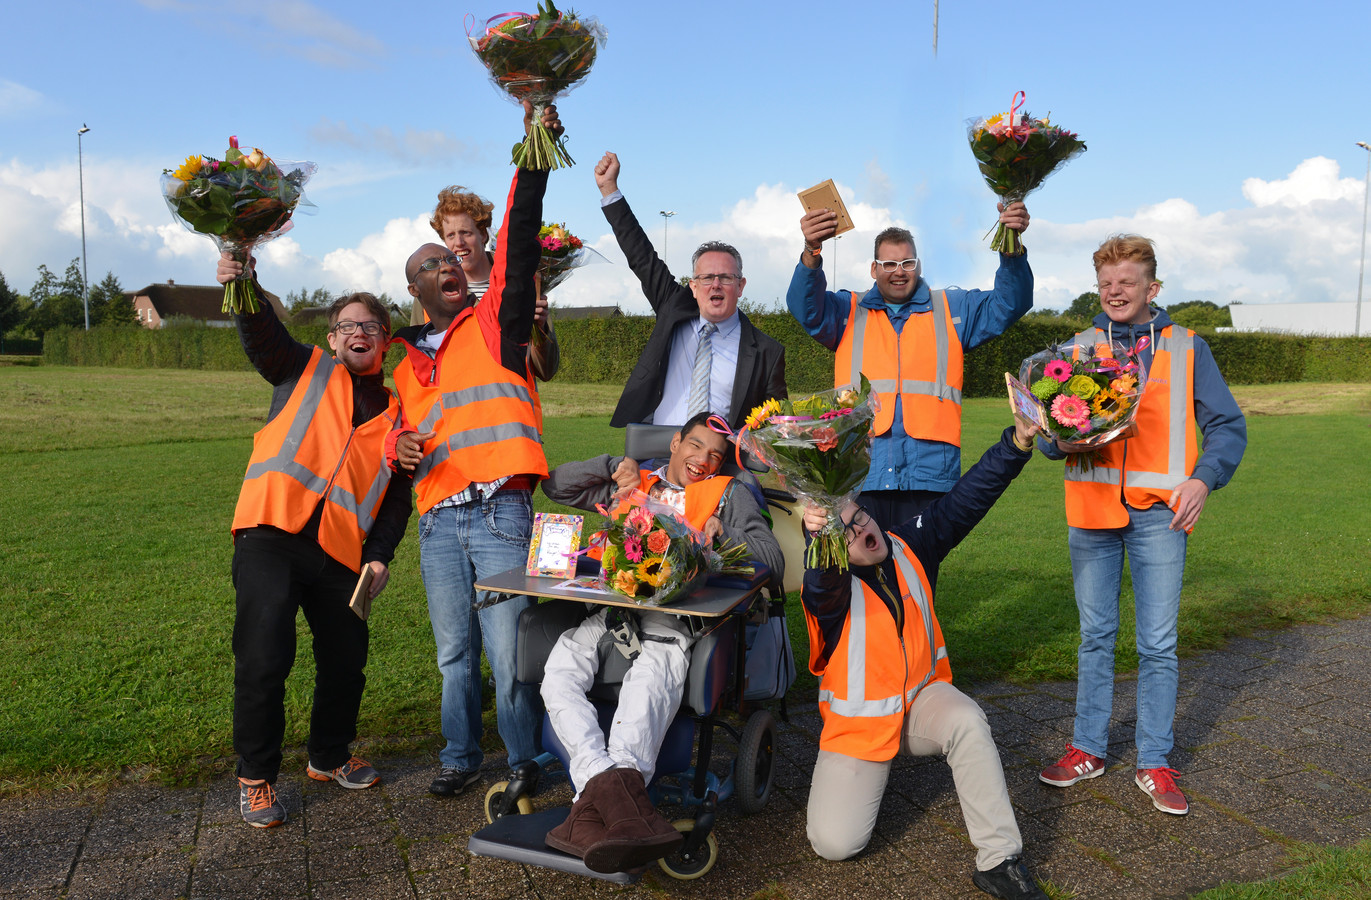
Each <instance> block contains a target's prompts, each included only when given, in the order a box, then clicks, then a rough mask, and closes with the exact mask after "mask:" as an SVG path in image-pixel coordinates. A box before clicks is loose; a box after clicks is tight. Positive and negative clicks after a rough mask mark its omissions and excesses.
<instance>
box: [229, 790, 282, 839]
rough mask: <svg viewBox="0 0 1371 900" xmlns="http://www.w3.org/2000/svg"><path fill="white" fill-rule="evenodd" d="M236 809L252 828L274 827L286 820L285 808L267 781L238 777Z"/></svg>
mask: <svg viewBox="0 0 1371 900" xmlns="http://www.w3.org/2000/svg"><path fill="white" fill-rule="evenodd" d="M238 811H239V812H241V813H242V814H243V821H244V822H247V823H248V824H249V825H251V826H252V827H253V828H274V827H275V826H277V825H280V824H281V823H282V822H284V821H285V820H286V808H285V806H284V805H282V803H281V799H280V798H279V797H277V796H276V788H275V787H273V786H272V785H271V783H270V782H267V781H255V780H251V779H247V778H239V779H238Z"/></svg>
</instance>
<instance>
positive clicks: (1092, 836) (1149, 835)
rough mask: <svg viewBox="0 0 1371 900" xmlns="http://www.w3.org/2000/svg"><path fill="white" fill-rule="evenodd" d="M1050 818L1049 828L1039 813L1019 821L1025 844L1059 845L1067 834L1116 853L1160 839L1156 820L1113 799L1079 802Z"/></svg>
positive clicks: (1150, 843)
mask: <svg viewBox="0 0 1371 900" xmlns="http://www.w3.org/2000/svg"><path fill="white" fill-rule="evenodd" d="M1149 808H1150V807H1149ZM1051 818H1052V822H1051V826H1050V828H1049V827H1048V826H1047V825H1046V823H1045V822H1044V821H1043V819H1042V818H1039V817H1026V818H1025V819H1024V821H1023V822H1020V823H1019V830H1020V831H1021V832H1022V833H1023V835H1024V846H1025V848H1027V847H1028V846H1039V845H1049V844H1051V845H1053V846H1060V845H1061V844H1062V841H1061V837H1063V836H1065V837H1068V838H1069V841H1070V842H1072V843H1075V844H1079V845H1081V846H1084V847H1093V848H1097V849H1099V850H1103V851H1104V852H1105V853H1107V854H1109V855H1110V856H1117V855H1118V854H1119V853H1121V852H1124V851H1126V850H1137V849H1140V848H1142V847H1150V846H1152V845H1153V844H1155V843H1157V841H1158V840H1159V837H1158V833H1157V830H1156V828H1155V827H1154V826H1155V823H1152V822H1149V821H1147V820H1146V819H1145V818H1139V817H1137V816H1135V815H1133V814H1132V813H1130V812H1128V811H1127V810H1124V809H1120V808H1119V807H1117V806H1115V805H1114V804H1112V803H1077V804H1075V805H1073V806H1066V807H1062V808H1061V809H1058V810H1055V811H1054V812H1053V815H1052V817H1051Z"/></svg>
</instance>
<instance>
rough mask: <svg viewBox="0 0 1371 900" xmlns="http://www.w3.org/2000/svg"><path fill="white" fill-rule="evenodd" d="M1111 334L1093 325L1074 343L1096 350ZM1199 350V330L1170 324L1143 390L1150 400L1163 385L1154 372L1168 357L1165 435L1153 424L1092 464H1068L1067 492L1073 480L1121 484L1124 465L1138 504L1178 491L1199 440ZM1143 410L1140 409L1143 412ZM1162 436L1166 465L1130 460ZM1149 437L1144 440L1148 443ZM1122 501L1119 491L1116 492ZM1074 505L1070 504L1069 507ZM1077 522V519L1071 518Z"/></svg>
mask: <svg viewBox="0 0 1371 900" xmlns="http://www.w3.org/2000/svg"><path fill="white" fill-rule="evenodd" d="M1107 340H1108V335H1106V334H1105V333H1104V332H1102V331H1101V330H1100V329H1098V328H1088V329H1086V330H1085V331H1082V332H1081V333H1080V334H1078V335H1076V339H1075V343H1076V346H1077V347H1078V348H1080V349H1081V350H1082V351H1085V350H1086V349H1087V348H1088V349H1089V351H1090V352H1094V348H1095V346H1096V344H1098V343H1100V342H1102V341H1107ZM1194 351H1195V335H1194V332H1192V331H1190V330H1188V329H1186V328H1182V327H1180V326H1177V325H1168V326H1167V327H1166V328H1164V329H1163V330H1162V333H1161V334H1160V335H1158V336H1157V340H1156V343H1155V345H1154V347H1153V357H1152V363H1153V365H1152V368H1151V370H1150V371H1149V372H1148V384H1147V386H1146V387H1145V389H1144V391H1143V399H1142V401H1140V402H1142V403H1146V402H1147V400H1148V397H1149V394H1148V392H1149V391H1154V390H1159V389H1161V388H1159V387H1158V386H1155V385H1154V381H1155V376H1157V375H1158V374H1159V373H1158V367H1157V364H1158V362H1159V361H1161V362H1163V363H1164V365H1165V367H1166V370H1165V377H1166V382H1167V383H1166V386H1165V390H1166V391H1167V394H1166V400H1165V403H1166V405H1167V410H1166V418H1165V428H1166V434H1165V435H1164V436H1161V435H1159V434H1158V433H1157V431H1156V429H1155V425H1156V423H1155V422H1154V423H1153V426H1154V428H1153V429H1150V430H1149V432H1150V433H1139V434H1138V435H1137V436H1135V437H1132V438H1126V439H1125V440H1122V441H1119V442H1117V443H1115V444H1110V445H1108V446H1106V447H1104V448H1102V449H1101V450H1100V451H1098V452H1097V454H1096V455H1097V457H1100V459H1098V460H1097V461H1096V462H1095V463H1094V464H1092V465H1091V466H1090V467H1089V468H1088V469H1084V468H1083V467H1082V466H1079V465H1067V466H1066V469H1065V479H1066V481H1067V482H1068V483H1067V488H1066V489H1067V491H1072V490H1073V487H1072V484H1079V485H1082V489H1085V488H1084V486H1085V485H1088V484H1097V485H1100V484H1102V485H1112V486H1116V487H1117V486H1119V485H1120V482H1121V475H1120V470H1121V469H1122V470H1123V472H1122V493H1123V499H1124V501H1127V502H1128V504H1129V505H1131V506H1137V508H1146V507H1147V506H1151V505H1153V503H1155V502H1166V501H1167V500H1168V499H1169V496H1170V492H1171V491H1173V490H1175V489H1176V487H1177V486H1179V485H1180V484H1181V482H1183V481H1185V480H1186V479H1187V478H1189V477H1190V475H1191V473H1192V471H1193V468H1194V460H1193V459H1191V458H1190V454H1189V453H1188V452H1187V447H1188V444H1189V443H1190V442H1193V441H1194V429H1195V421H1194V403H1193V402H1192V401H1191V399H1190V390H1191V387H1190V384H1191V366H1192V362H1193V356H1194ZM1141 415H1142V411H1141V410H1140V411H1139V416H1141ZM1158 439H1161V440H1164V441H1165V461H1164V465H1165V469H1164V470H1162V471H1157V470H1156V469H1155V468H1152V469H1141V468H1134V467H1133V466H1132V465H1130V459H1129V456H1130V453H1131V454H1132V455H1133V456H1134V457H1136V456H1138V455H1141V454H1142V453H1143V448H1144V446H1146V447H1147V448H1148V449H1151V447H1152V444H1151V443H1150V442H1153V441H1156V440H1158ZM1144 441H1147V442H1149V443H1148V444H1147V445H1144V444H1143V442H1144ZM1114 498H1115V499H1116V501H1117V498H1118V492H1114ZM1069 506H1070V504H1068V507H1069ZM1071 524H1076V523H1071ZM1078 527H1086V528H1089V527H1114V526H1110V525H1103V526H1101V525H1078Z"/></svg>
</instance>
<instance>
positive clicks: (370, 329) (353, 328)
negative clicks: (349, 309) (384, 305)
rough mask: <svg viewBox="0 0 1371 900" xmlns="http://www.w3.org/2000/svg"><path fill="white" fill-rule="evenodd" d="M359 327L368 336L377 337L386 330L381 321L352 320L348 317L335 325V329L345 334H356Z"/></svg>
mask: <svg viewBox="0 0 1371 900" xmlns="http://www.w3.org/2000/svg"><path fill="white" fill-rule="evenodd" d="M358 328H360V329H362V334H365V335H366V336H367V337H376V335H378V334H381V333H382V332H384V331H385V330H386V327H385V326H384V325H382V324H381V323H380V322H350V321H348V320H347V319H344V320H343V321H341V322H337V323H335V324H334V326H333V330H334V331H336V332H338V333H339V334H343V335H347V334H355V333H356V332H357V329H358Z"/></svg>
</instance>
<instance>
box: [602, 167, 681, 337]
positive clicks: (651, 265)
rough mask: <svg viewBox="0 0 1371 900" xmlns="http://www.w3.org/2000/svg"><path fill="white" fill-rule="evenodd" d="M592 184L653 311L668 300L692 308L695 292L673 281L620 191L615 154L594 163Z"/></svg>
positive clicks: (616, 238) (620, 246)
mask: <svg viewBox="0 0 1371 900" xmlns="http://www.w3.org/2000/svg"><path fill="white" fill-rule="evenodd" d="M595 184H596V186H597V187H599V189H600V197H601V208H602V209H603V211H604V214H605V218H606V219H608V220H609V224H610V227H611V228H613V229H614V239H615V240H616V241H618V242H619V249H620V250H621V251H623V254H624V257H625V258H626V259H627V260H628V267H629V268H630V269H632V270H633V274H634V275H636V276H637V278H638V283H639V284H641V285H642V288H643V296H645V297H647V302H648V303H650V304H652V309H653V311H654V312H657V313H660V312H661V311H662V308H663V307H664V306H665V305H666V304H668V303H678V304H685V305H686V306H687V307H688V308H690V309H695V308H696V307H697V304H696V303H695V297H694V295H693V294H691V293H690V289H689V288H687V287H685V286H684V285H682V284H681V283H680V282H678V281H677V280H676V277H675V276H674V275H672V274H671V270H670V269H668V268H667V267H666V263H664V262H662V260H661V257H659V256H658V255H657V251H656V249H655V248H654V247H653V246H652V241H650V240H648V237H647V232H645V231H643V226H642V225H640V224H638V219H637V218H636V217H635V216H634V215H633V210H631V209H629V206H628V201H627V200H625V199H624V195H623V194H622V193H621V192H620V191H619V157H618V156H616V155H615V154H613V153H606V154H605V155H604V156H603V157H601V158H600V161H599V162H598V163H596V164H595Z"/></svg>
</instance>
